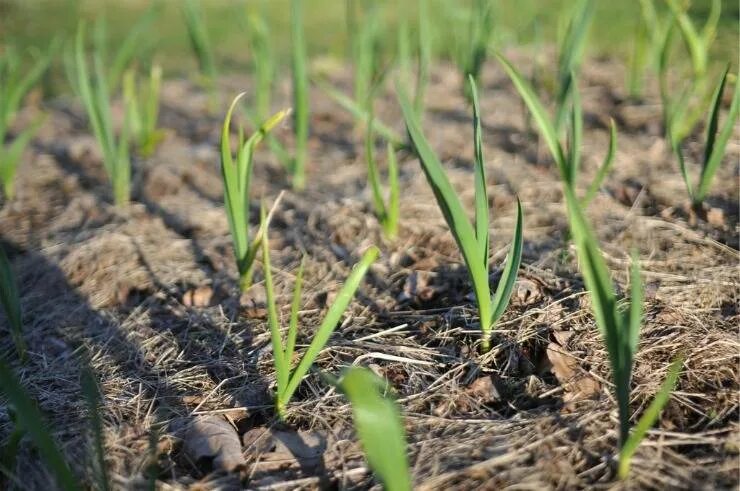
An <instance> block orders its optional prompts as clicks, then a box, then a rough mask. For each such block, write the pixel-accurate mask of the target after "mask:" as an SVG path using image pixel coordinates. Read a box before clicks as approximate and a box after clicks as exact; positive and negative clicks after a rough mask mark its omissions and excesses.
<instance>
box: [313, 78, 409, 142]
mask: <svg viewBox="0 0 740 491" xmlns="http://www.w3.org/2000/svg"><path fill="white" fill-rule="evenodd" d="M316 85H318V87H319V88H320V89H321V90H323V91H324V92H325V93H326V95H328V96H329V97H330V98H332V99H333V100H334V102H336V103H337V104H339V105H340V106H342V108H343V109H345V110H346V111H348V112H349V113H350V114H352V116H354V117H355V118H356V119H358V120H360V121H362V122H363V123H365V124H369V125H371V126H372V127H373V131H375V132H376V133H377V134H378V135H380V136H382V137H383V138H384V139H385V140H386V141H389V142H391V143H392V144H393V147H394V148H396V149H400V148H402V147H404V139H403V137H402V136H401V135H399V134H398V133H397V132H396V131H395V130H393V129H392V128H390V127H389V126H387V125H386V124H384V123H382V122H381V121H380V120H379V119H378V118H377V117H375V116H373V117H372V118H371V115H370V112H368V111H367V110H366V109H365V108H364V107H363V106H362V105H361V104H359V103H358V102H356V101H353V100H352V98H351V97H349V96H347V95H345V94H344V93H343V92H342V91H341V90H339V89H336V88H334V87H333V86H331V85H330V84H328V83H326V82H322V81H321V80H316Z"/></svg>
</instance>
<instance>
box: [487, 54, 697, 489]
mask: <svg viewBox="0 0 740 491" xmlns="http://www.w3.org/2000/svg"><path fill="white" fill-rule="evenodd" d="M499 61H500V62H501V64H502V65H503V67H504V69H505V70H506V72H507V73H508V74H509V77H510V78H511V79H512V81H513V82H514V85H515V86H516V88H517V90H518V91H519V94H520V95H521V97H522V98H523V99H524V101H525V103H526V104H527V107H529V110H530V112H531V113H532V116H533V118H534V120H535V122H536V123H537V126H538V127H539V129H540V133H541V134H542V136H543V138H544V139H545V141H546V142H547V144H548V147H549V149H550V152H551V154H552V157H553V159H554V160H555V162H556V164H557V167H558V169H559V170H560V174H561V180H562V182H563V194H564V195H565V202H566V207H567V212H568V220H569V223H570V232H571V237H572V238H573V242H574V244H575V246H576V250H577V253H578V260H579V264H580V269H581V273H582V274H583V278H584V282H585V284H586V289H587V290H588V291H589V292H590V293H591V301H592V304H593V311H594V317H595V318H596V325H597V326H598V329H599V332H600V333H601V336H602V338H603V339H604V343H605V344H606V348H607V352H608V354H609V362H610V364H611V367H612V376H613V379H614V386H615V389H614V392H615V396H616V398H617V406H618V409H619V469H618V474H619V477H620V478H622V479H624V478H626V477H627V475H628V474H629V468H630V462H631V459H632V456H633V455H634V453H635V451H636V449H637V447H638V445H639V443H640V441H641V440H642V439H643V438H644V436H645V434H646V433H647V431H648V430H649V429H650V427H652V425H653V424H655V421H656V420H657V418H658V416H659V415H660V412H661V410H662V408H663V407H664V406H665V404H666V403H667V401H668V399H669V397H670V394H671V392H672V390H673V387H674V386H675V383H676V380H677V378H678V373H679V370H680V368H681V364H682V361H681V359H680V358H679V359H678V360H677V361H675V362H674V363H673V364H672V365H671V367H670V369H669V371H668V376H667V377H666V380H665V381H664V383H663V386H662V387H661V389H660V391H659V392H658V393H657V394H656V396H655V398H654V399H653V401H652V403H651V404H650V406H649V407H648V408H647V410H646V411H645V412H644V413H643V415H642V417H641V418H640V420H639V421H638V423H637V425H635V428H634V430H633V431H630V428H631V422H630V421H631V413H630V409H629V403H630V382H631V379H632V370H633V366H634V356H635V353H636V352H637V343H638V340H639V335H640V325H641V323H642V316H643V314H642V312H643V288H642V281H641V279H640V271H639V268H638V266H637V261H636V260H635V259H633V264H632V270H631V275H630V305H629V309H628V310H627V311H624V310H623V309H621V308H620V306H619V304H618V301H617V294H616V292H615V289H614V284H613V282H612V280H611V276H610V275H609V269H608V268H607V266H606V262H605V261H604V258H603V256H602V254H601V250H600V249H599V246H598V242H597V240H596V238H595V236H594V234H593V232H592V231H591V226H590V225H589V223H588V221H587V220H586V218H585V215H584V213H583V209H584V208H585V203H584V198H580V199H579V198H578V197H577V196H576V193H575V176H576V175H577V158H575V159H574V157H573V151H571V152H569V153H566V152H564V151H563V149H562V147H561V146H560V143H559V141H558V134H557V131H556V129H555V125H554V124H553V122H552V121H551V120H550V118H549V117H548V116H547V114H546V112H545V110H544V107H543V106H542V104H541V103H540V101H539V100H538V99H537V97H536V95H535V94H534V91H533V90H532V88H531V87H530V86H529V84H528V83H527V82H526V81H525V80H524V79H523V78H522V77H521V75H519V73H518V72H517V70H516V69H515V68H514V67H513V66H512V65H511V64H510V63H509V62H508V61H507V60H506V59H504V58H503V57H501V56H500V55H499ZM573 94H574V95H576V94H577V92H576V91H574V92H573ZM575 101H576V104H575V107H576V108H575V110H574V111H573V114H576V113H578V111H579V109H578V102H577V98H576V99H575ZM577 119H578V118H577V117H574V118H573V120H574V121H577ZM572 124H575V123H572ZM612 144H614V138H612ZM611 152H613V151H612V150H610V153H611ZM603 167H604V166H602V168H603Z"/></svg>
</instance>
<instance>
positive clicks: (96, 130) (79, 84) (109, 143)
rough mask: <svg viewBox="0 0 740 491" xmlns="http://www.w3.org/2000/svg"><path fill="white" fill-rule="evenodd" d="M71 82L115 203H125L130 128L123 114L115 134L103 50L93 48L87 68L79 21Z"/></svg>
mask: <svg viewBox="0 0 740 491" xmlns="http://www.w3.org/2000/svg"><path fill="white" fill-rule="evenodd" d="M74 54H75V58H74V70H73V73H71V74H70V75H71V76H73V80H72V84H73V85H74V86H75V88H76V89H77V91H78V93H79V95H80V98H81V99H82V103H83V105H84V107H85V112H86V113H87V118H88V122H89V125H90V127H91V129H92V131H93V135H94V136H95V139H96V140H97V142H98V145H99V146H100V149H101V151H102V154H103V165H104V167H105V170H106V172H107V173H108V178H109V179H110V181H111V185H112V188H113V201H114V203H115V204H116V206H121V207H123V206H126V205H127V204H128V202H129V198H130V194H131V158H130V155H129V138H130V128H129V126H128V121H127V119H128V118H124V124H123V128H122V130H121V133H120V135H119V136H118V137H117V136H116V135H115V133H114V131H113V119H112V117H111V95H110V89H109V85H108V75H107V73H108V72H107V70H106V65H105V58H104V56H105V55H104V52H103V50H102V49H100V48H99V45H98V48H96V49H95V50H94V51H93V72H92V75H91V73H90V70H89V68H88V62H87V56H86V54H85V24H84V23H80V25H79V27H78V29H77V37H76V41H75V52H74Z"/></svg>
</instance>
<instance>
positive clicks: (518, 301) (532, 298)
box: [511, 278, 543, 305]
mask: <svg viewBox="0 0 740 491" xmlns="http://www.w3.org/2000/svg"><path fill="white" fill-rule="evenodd" d="M542 297H543V293H542V287H541V286H540V284H539V283H538V282H536V281H533V280H530V279H529V278H519V279H517V280H516V283H515V284H514V295H513V296H512V299H511V300H512V305H532V304H533V303H535V302H537V301H539V300H542Z"/></svg>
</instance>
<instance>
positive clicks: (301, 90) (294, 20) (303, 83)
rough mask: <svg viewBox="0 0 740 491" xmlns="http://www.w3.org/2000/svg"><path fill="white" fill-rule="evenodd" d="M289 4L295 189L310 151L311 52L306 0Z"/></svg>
mask: <svg viewBox="0 0 740 491" xmlns="http://www.w3.org/2000/svg"><path fill="white" fill-rule="evenodd" d="M290 7H291V8H290V33H291V38H290V39H291V61H292V64H291V66H292V72H291V73H292V76H293V108H294V113H293V131H294V134H295V153H294V155H293V163H292V165H291V169H290V171H291V176H292V178H293V188H295V189H302V188H303V186H304V185H305V180H306V157H307V155H306V154H307V152H308V117H309V107H308V67H307V65H308V54H307V52H306V37H305V33H304V30H303V0H291V3H290Z"/></svg>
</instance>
